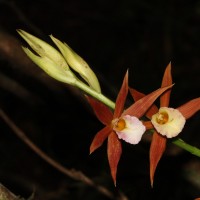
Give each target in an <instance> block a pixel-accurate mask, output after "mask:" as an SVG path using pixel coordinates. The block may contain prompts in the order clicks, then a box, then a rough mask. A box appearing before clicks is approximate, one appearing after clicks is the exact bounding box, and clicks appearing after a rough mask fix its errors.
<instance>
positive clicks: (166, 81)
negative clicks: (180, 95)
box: [130, 63, 200, 186]
mask: <svg viewBox="0 0 200 200" xmlns="http://www.w3.org/2000/svg"><path fill="white" fill-rule="evenodd" d="M171 84H172V76H171V63H169V64H168V66H167V68H166V70H165V73H164V76H163V80H162V85H161V87H166V86H169V85H171ZM130 92H131V94H132V96H133V98H134V100H135V101H137V100H138V99H140V98H144V96H145V95H144V94H142V93H140V92H138V91H136V90H134V89H130ZM170 94H171V88H169V89H168V90H167V91H166V92H164V93H163V94H162V95H161V96H160V108H159V109H158V108H157V107H156V106H155V105H152V106H151V108H150V109H149V110H148V112H147V113H146V116H147V117H148V118H149V119H151V121H146V122H144V124H145V126H146V127H147V129H152V128H154V133H153V138H152V142H151V147H150V181H151V185H152V186H153V180H154V174H155V170H156V167H157V165H158V162H159V160H160V159H161V157H162V155H163V153H164V151H165V149H166V142H167V138H172V137H176V136H177V135H178V134H179V133H180V132H181V131H182V129H183V127H184V125H185V122H186V120H187V119H188V118H190V117H191V116H192V115H194V114H195V113H196V112H197V111H199V110H200V97H199V98H196V99H193V100H191V101H189V102H187V103H186V104H184V105H182V106H180V107H178V108H177V109H174V108H171V107H168V106H169V101H170Z"/></svg>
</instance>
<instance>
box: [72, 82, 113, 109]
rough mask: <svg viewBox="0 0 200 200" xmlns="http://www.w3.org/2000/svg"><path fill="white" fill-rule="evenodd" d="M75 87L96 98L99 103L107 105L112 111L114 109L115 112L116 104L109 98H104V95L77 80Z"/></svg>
mask: <svg viewBox="0 0 200 200" xmlns="http://www.w3.org/2000/svg"><path fill="white" fill-rule="evenodd" d="M75 86H76V87H78V88H79V89H81V90H83V91H84V92H86V93H87V94H89V95H91V96H93V97H94V98H96V99H98V100H99V101H101V102H102V103H104V104H105V105H107V106H108V107H110V108H111V109H113V110H114V109H115V103H114V102H113V101H111V100H110V99H109V98H107V97H106V96H104V95H103V94H102V93H99V92H96V91H95V90H93V89H92V88H91V87H89V86H88V85H86V84H84V83H83V82H81V81H79V80H77V81H76V82H75Z"/></svg>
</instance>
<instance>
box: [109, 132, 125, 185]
mask: <svg viewBox="0 0 200 200" xmlns="http://www.w3.org/2000/svg"><path fill="white" fill-rule="evenodd" d="M107 153H108V161H109V165H110V171H111V175H112V179H113V182H114V185H115V186H116V174H117V165H118V163H119V159H120V157H121V154H122V146H121V142H120V141H119V139H118V137H117V135H116V134H115V132H114V131H113V132H112V133H111V134H110V135H109V136H108V149H107Z"/></svg>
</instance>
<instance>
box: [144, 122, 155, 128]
mask: <svg viewBox="0 0 200 200" xmlns="http://www.w3.org/2000/svg"><path fill="white" fill-rule="evenodd" d="M142 123H143V125H144V126H145V127H146V130H149V129H153V128H154V126H153V124H152V123H151V121H143V122H142Z"/></svg>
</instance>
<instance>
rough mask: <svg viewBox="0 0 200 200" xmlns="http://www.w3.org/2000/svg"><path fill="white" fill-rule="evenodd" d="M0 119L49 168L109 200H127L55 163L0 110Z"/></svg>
mask: <svg viewBox="0 0 200 200" xmlns="http://www.w3.org/2000/svg"><path fill="white" fill-rule="evenodd" d="M0 117H1V118H2V119H3V120H4V122H5V123H6V124H7V125H8V126H9V127H10V128H11V129H12V130H13V132H14V133H15V134H16V135H17V136H18V137H19V138H20V139H21V140H22V141H23V142H24V143H25V144H27V145H28V146H29V147H30V148H31V149H32V150H33V151H34V152H35V153H36V154H37V155H39V156H40V157H41V158H42V159H43V160H45V161H46V162H47V163H49V164H50V165H51V166H53V167H54V168H56V169H57V170H58V171H60V172H61V173H63V174H65V175H67V176H69V177H70V178H72V179H74V180H77V181H81V182H83V183H85V184H86V185H88V186H91V187H93V188H95V189H96V190H97V191H99V192H100V193H102V194H103V195H105V196H107V197H108V198H110V199H118V200H127V197H126V196H125V195H124V194H122V193H119V197H118V198H115V196H114V194H113V193H112V192H110V191H109V190H108V189H107V188H105V187H104V186H102V185H98V184H96V183H94V182H93V180H92V179H90V178H89V177H87V176H86V175H85V174H83V173H82V172H81V171H77V170H75V169H71V170H70V169H67V168H66V167H64V166H63V165H61V164H60V163H58V162H57V161H55V160H53V159H52V158H51V157H49V156H48V155H47V154H46V153H45V152H43V151H42V150H41V149H40V148H38V147H37V146H36V145H35V144H34V143H33V142H32V141H31V140H30V139H29V138H28V137H27V136H26V135H25V133H24V132H23V131H22V130H21V129H20V128H18V127H17V126H16V125H15V123H14V122H13V121H12V120H11V119H10V118H9V117H8V116H7V115H6V113H5V112H4V111H3V110H2V109H0Z"/></svg>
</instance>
